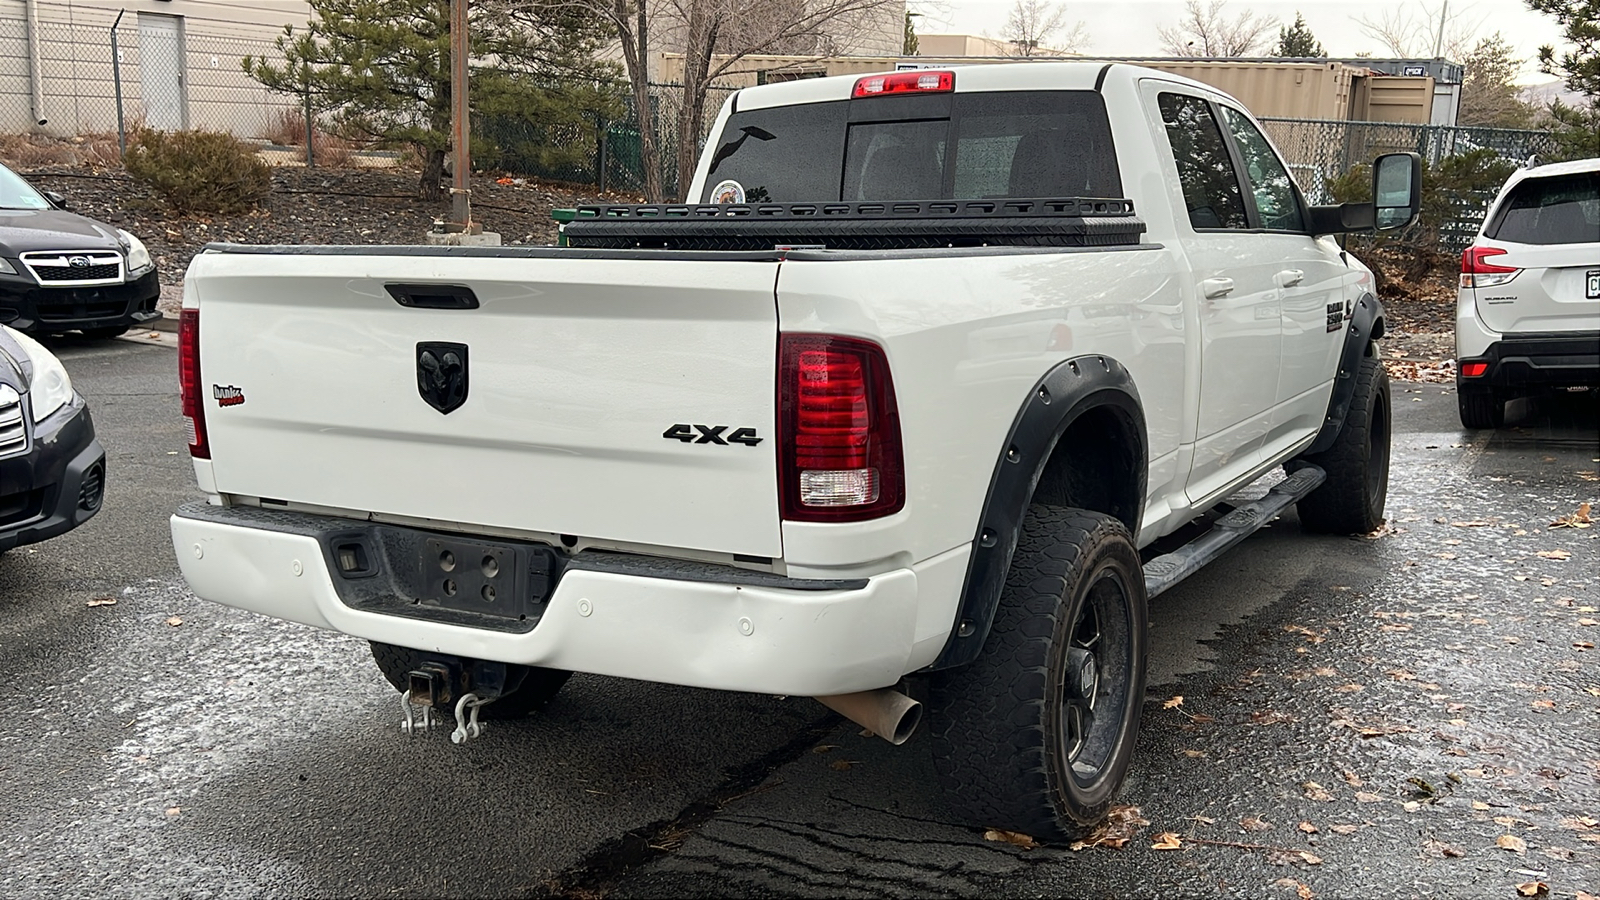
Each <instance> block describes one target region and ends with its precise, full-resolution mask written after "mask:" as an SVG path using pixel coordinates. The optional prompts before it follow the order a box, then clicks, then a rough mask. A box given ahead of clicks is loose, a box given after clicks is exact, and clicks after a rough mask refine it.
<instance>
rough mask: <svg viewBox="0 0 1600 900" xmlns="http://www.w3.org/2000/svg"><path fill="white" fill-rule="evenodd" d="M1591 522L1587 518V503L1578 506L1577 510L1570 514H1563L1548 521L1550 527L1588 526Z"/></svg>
mask: <svg viewBox="0 0 1600 900" xmlns="http://www.w3.org/2000/svg"><path fill="white" fill-rule="evenodd" d="M1591 524H1593V523H1592V522H1591V521H1590V520H1589V504H1587V503H1585V504H1583V505H1582V506H1579V507H1578V511H1577V512H1575V513H1573V514H1572V515H1570V516H1563V517H1561V518H1559V519H1557V520H1555V521H1554V522H1551V523H1550V527H1551V528H1588V527H1589V526H1590V525H1591Z"/></svg>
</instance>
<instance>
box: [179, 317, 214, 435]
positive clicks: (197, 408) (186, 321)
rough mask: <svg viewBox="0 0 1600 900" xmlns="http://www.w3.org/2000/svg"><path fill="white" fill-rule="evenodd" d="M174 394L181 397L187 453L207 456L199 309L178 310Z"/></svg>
mask: <svg viewBox="0 0 1600 900" xmlns="http://www.w3.org/2000/svg"><path fill="white" fill-rule="evenodd" d="M178 394H179V396H180V397H181V398H182V399H183V433H184V437H186V438H188V440H189V455H190V456H195V457H199V458H200V459H210V458H211V444H210V442H208V441H207V440H206V408H205V394H204V393H203V392H202V391H201V387H200V310H198V309H186V310H183V311H182V312H180V313H178Z"/></svg>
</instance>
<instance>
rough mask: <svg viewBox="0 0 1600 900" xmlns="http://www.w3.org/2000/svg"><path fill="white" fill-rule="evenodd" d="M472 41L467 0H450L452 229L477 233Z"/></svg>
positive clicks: (466, 232)
mask: <svg viewBox="0 0 1600 900" xmlns="http://www.w3.org/2000/svg"><path fill="white" fill-rule="evenodd" d="M471 51H472V42H471V41H470V40H469V39H468V36H467V0H450V140H451V142H452V143H453V144H454V146H455V171H454V172H452V173H451V178H450V226H451V228H450V230H452V231H456V232H461V233H464V234H478V233H480V232H482V231H483V228H482V226H480V225H478V224H477V223H476V222H474V221H472V150H471V148H470V147H469V146H468V141H469V140H470V136H471V130H472V129H471V123H470V121H469V119H468V113H467V110H468V105H467V58H468V56H469V55H470V54H471Z"/></svg>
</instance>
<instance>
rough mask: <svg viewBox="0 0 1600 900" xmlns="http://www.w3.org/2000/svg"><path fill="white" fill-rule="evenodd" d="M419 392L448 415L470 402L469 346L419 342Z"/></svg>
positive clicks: (429, 402)
mask: <svg viewBox="0 0 1600 900" xmlns="http://www.w3.org/2000/svg"><path fill="white" fill-rule="evenodd" d="M417 393H419V394H421V395H422V399H423V400H425V401H427V403H428V405H429V406H431V407H433V408H434V409H437V410H438V411H439V412H442V413H445V414H447V415H448V414H449V413H451V412H453V411H455V409H456V408H458V407H459V406H461V404H463V403H465V402H467V345H466V344H454V343H450V342H448V341H421V342H419V343H418V344H417Z"/></svg>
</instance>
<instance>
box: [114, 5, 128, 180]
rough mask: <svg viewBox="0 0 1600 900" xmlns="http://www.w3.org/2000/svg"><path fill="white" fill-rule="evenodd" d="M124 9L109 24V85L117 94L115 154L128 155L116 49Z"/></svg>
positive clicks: (118, 57) (120, 69)
mask: <svg viewBox="0 0 1600 900" xmlns="http://www.w3.org/2000/svg"><path fill="white" fill-rule="evenodd" d="M125 12H127V10H125V9H119V10H117V18H116V21H114V22H112V23H111V84H112V86H113V87H114V88H115V89H116V93H117V154H118V156H120V157H126V156H127V155H128V129H127V128H126V126H124V125H123V121H122V51H121V50H120V49H119V48H118V47H117V26H118V25H121V24H122V14H123V13H125Z"/></svg>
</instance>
